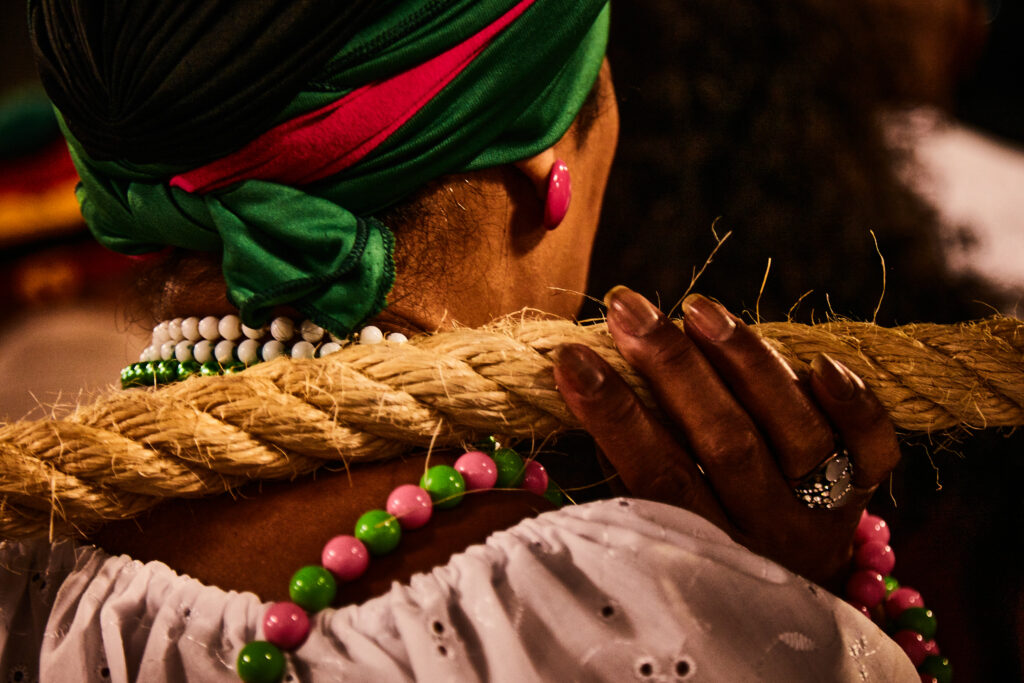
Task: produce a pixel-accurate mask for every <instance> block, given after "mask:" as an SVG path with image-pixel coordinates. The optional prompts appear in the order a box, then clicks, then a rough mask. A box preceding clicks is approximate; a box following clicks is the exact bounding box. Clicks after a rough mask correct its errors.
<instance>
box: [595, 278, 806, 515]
mask: <svg viewBox="0 0 1024 683" xmlns="http://www.w3.org/2000/svg"><path fill="white" fill-rule="evenodd" d="M605 301H606V303H607V304H608V328H609V330H610V331H611V333H612V336H613V337H614V339H615V343H616V345H617V346H618V347H619V351H620V352H621V353H622V355H623V356H624V357H625V358H626V360H627V361H629V363H630V364H631V365H632V366H633V367H635V368H636V369H637V370H638V371H639V372H640V373H641V374H642V375H644V376H645V377H646V378H647V381H648V383H649V385H650V387H651V391H652V393H653V394H654V395H655V397H656V398H657V399H658V402H659V404H660V406H661V408H662V410H663V411H664V412H665V415H666V416H667V417H668V418H669V419H670V420H671V421H672V422H673V423H674V424H675V425H677V426H678V427H679V429H680V430H681V431H682V432H683V433H684V434H685V436H686V439H687V442H688V445H689V452H690V453H691V455H692V456H693V457H694V458H695V459H696V460H697V461H698V462H699V463H700V464H701V467H702V468H703V469H704V472H705V473H706V475H707V477H708V480H709V481H710V482H711V487H712V489H713V490H714V492H715V494H716V495H717V497H718V499H719V500H720V501H721V503H722V506H723V508H724V509H725V510H726V511H727V513H728V515H729V517H730V518H731V519H733V520H734V521H735V522H736V523H737V525H738V526H739V527H740V528H742V529H748V528H752V527H754V526H756V524H757V523H759V521H760V520H761V519H763V517H764V515H765V514H766V512H767V511H769V510H777V509H778V506H779V505H784V506H785V505H791V504H793V503H795V502H796V499H795V498H793V496H792V494H791V492H790V491H789V487H788V486H787V485H786V483H785V481H784V480H783V478H782V475H781V473H780V472H779V468H778V465H777V464H776V463H775V461H774V459H773V458H772V456H771V453H770V452H769V450H768V447H767V444H766V443H765V442H764V440H763V439H762V438H761V436H760V434H759V433H758V430H757V426H756V425H755V424H754V422H753V420H752V419H751V418H750V416H749V415H748V414H747V412H746V410H744V408H743V406H741V405H740V404H739V403H738V402H737V401H736V399H735V398H734V397H733V395H732V394H731V393H730V391H729V389H728V387H726V385H725V384H724V382H723V381H722V379H721V378H720V377H719V376H718V373H717V372H716V370H715V368H714V367H713V366H712V365H711V364H710V363H709V362H708V360H707V359H706V358H705V357H704V355H703V354H702V353H701V352H700V349H698V348H697V347H696V346H695V345H694V344H693V342H692V341H690V339H688V338H687V336H686V335H685V334H684V333H683V332H682V330H680V329H679V328H678V327H676V326H675V325H674V324H672V323H671V322H670V321H669V320H668V319H667V318H665V316H664V315H663V314H662V313H661V312H660V311H658V309H656V308H655V307H654V306H653V305H652V304H651V303H650V302H648V301H647V300H646V299H645V298H643V297H642V296H640V295H639V294H637V293H636V292H633V291H631V290H629V289H627V288H625V287H616V288H614V289H613V290H612V291H610V292H609V293H608V295H607V296H606V298H605ZM730 322H731V321H730Z"/></svg>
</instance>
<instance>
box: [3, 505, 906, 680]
mask: <svg viewBox="0 0 1024 683" xmlns="http://www.w3.org/2000/svg"><path fill="white" fill-rule="evenodd" d="M0 578H2V580H0V653H2V655H0V677H3V678H4V680H36V678H37V677H38V680H40V681H44V682H45V681H56V680H59V681H79V680H80V681H95V680H110V681H114V682H115V683H124V682H127V681H147V682H150V681H153V682H159V681H186V680H198V681H225V682H228V681H236V680H237V676H236V674H235V672H234V661H235V658H236V657H237V655H238V651H239V650H240V649H241V648H242V647H243V646H244V645H245V643H246V642H247V641H249V640H253V639H256V638H259V637H262V635H263V634H262V627H261V626H260V624H261V621H262V618H263V615H264V613H265V612H266V609H267V608H268V607H269V604H263V603H261V602H260V600H259V599H258V598H257V597H256V596H255V595H253V594H251V593H241V594H240V593H233V592H227V591H223V590H220V589H218V588H214V587H210V586H205V585H203V584H201V583H200V582H198V581H195V580H194V579H191V578H189V577H186V576H180V575H178V574H175V573H174V572H173V571H171V570H170V569H169V568H168V567H167V566H166V565H163V564H161V563H159V562H150V563H146V564H143V563H141V562H137V561H134V560H132V559H130V558H128V557H124V556H121V557H111V556H108V555H106V554H104V553H103V552H102V551H100V550H98V549H96V548H95V547H84V546H75V545H73V544H72V543H71V542H68V541H62V542H58V543H56V544H54V545H50V544H49V543H47V542H45V541H38V542H34V543H32V542H30V543H14V542H6V543H3V544H0ZM19 672H20V674H21V678H17V676H16V674H18V673H19ZM286 674H290V675H291V676H292V677H293V679H294V680H302V681H309V680H317V681H318V680H339V679H344V680H346V681H367V682H370V681H373V682H379V681H415V680H423V681H437V680H445V681H500V682H504V681H508V682H509V683H512V682H515V683H523V682H529V681H609V682H611V681H616V682H619V681H627V680H634V679H637V680H645V681H663V682H669V681H683V680H688V681H731V680H736V681H740V680H751V681H752V680H771V681H783V680H784V681H869V682H870V681H917V680H918V676H917V673H916V672H915V671H914V667H913V665H912V664H911V663H910V660H909V659H908V658H907V657H906V655H904V654H903V652H902V651H901V650H900V648H899V646H898V645H896V643H894V642H893V641H892V640H890V639H889V638H888V637H887V636H886V635H885V634H884V633H883V632H882V631H880V630H879V629H878V627H877V626H875V625H874V624H873V623H872V622H871V621H870V620H869V619H867V618H865V617H864V616H863V615H861V614H860V613H859V612H858V611H857V610H856V609H854V608H853V607H851V606H850V605H848V604H846V603H844V602H843V601H842V600H840V599H839V598H837V597H835V596H834V595H832V594H831V593H829V592H827V591H826V590H824V589H822V588H819V587H818V586H815V585H814V584H812V583H810V582H808V581H807V580H805V579H803V578H800V577H798V576H796V575H795V574H792V573H791V572H789V571H787V570H786V569H784V568H782V567H780V566H779V565H777V564H775V563H774V562H771V561H770V560H767V559H765V558H763V557H759V556H757V555H754V554H753V553H751V552H749V551H748V550H746V549H744V548H743V547H741V546H739V545H737V544H736V543H734V542H733V541H732V540H730V539H729V538H728V537H727V536H726V535H725V533H723V532H722V531H721V530H719V529H718V528H717V527H715V526H713V525H712V524H710V523H709V522H707V521H706V520H704V519H702V518H700V517H698V516H697V515H694V514H692V513H689V512H686V511H684V510H681V509H679V508H675V507H672V506H669V505H663V504H660V503H653V502H649V501H642V500H634V499H625V498H622V499H616V500H609V501H601V502H596V503H589V504H587V505H581V506H578V507H567V508H563V509H562V510H559V511H556V512H549V513H545V514H542V515H540V516H539V517H537V518H534V519H528V520H525V521H523V522H521V523H520V524H518V525H516V526H515V527H513V528H511V529H509V530H508V531H502V532H498V533H495V534H493V535H492V536H491V537H490V538H489V539H488V540H487V542H486V543H485V544H482V545H477V546H472V547H470V548H468V549H467V550H466V551H465V552H463V553H460V554H458V555H455V556H453V557H452V558H451V560H449V562H448V563H447V564H446V565H444V566H441V567H437V568H435V569H434V570H432V571H431V572H429V573H425V574H418V575H416V576H414V577H412V579H411V580H410V581H409V583H408V584H397V583H396V584H395V585H394V586H393V587H392V589H391V590H390V591H389V592H388V593H386V594H384V595H382V596H380V597H377V598H374V599H371V600H369V601H367V602H365V603H363V604H360V605H351V606H348V607H344V608H341V609H327V610H323V611H321V612H319V613H317V615H316V617H315V619H314V622H313V629H312V632H311V633H310V636H309V638H308V639H307V640H306V642H305V643H304V644H303V645H302V646H301V647H299V648H298V649H297V650H296V651H295V652H294V653H292V654H290V655H289V656H288V669H287V671H286Z"/></svg>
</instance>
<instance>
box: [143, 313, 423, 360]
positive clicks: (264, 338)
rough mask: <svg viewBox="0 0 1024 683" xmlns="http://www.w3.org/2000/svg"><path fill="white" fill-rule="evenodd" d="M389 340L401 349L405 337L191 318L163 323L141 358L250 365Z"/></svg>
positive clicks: (371, 330)
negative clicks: (345, 335)
mask: <svg viewBox="0 0 1024 683" xmlns="http://www.w3.org/2000/svg"><path fill="white" fill-rule="evenodd" d="M296 333H297V334H296ZM385 340H386V341H389V342H392V343H397V344H401V343H402V342H404V341H407V338H406V336H405V335H404V334H402V333H401V332H392V333H391V334H389V335H387V336H386V337H385V335H384V333H383V332H382V331H381V330H380V328H379V327H377V326H375V325H367V326H366V327H364V328H363V329H362V330H360V331H359V332H358V333H357V334H354V335H352V337H351V338H348V339H342V338H339V337H336V336H334V335H333V334H331V333H329V332H327V331H325V330H324V328H322V327H320V326H319V325H317V324H316V323H314V322H313V321H311V320H303V321H302V323H301V324H300V325H299V326H298V329H297V330H296V325H295V322H294V321H293V320H292V319H291V318H285V317H278V318H274V319H273V320H272V321H271V322H270V324H269V325H264V326H263V327H258V328H252V327H249V326H247V325H243V324H242V321H241V320H240V319H239V317H238V316H237V315H225V316H223V317H221V318H218V317H217V316H213V315H208V316H206V317H204V318H199V317H197V316H191V317H188V318H175V319H173V320H165V321H163V322H161V323H160V324H159V325H157V326H156V327H154V328H153V338H152V341H151V342H150V344H149V346H147V347H146V348H145V349H143V351H142V353H141V354H140V355H139V361H140V362H147V361H158V360H176V361H178V362H180V363H185V362H187V361H196V362H197V363H209V362H213V361H216V362H218V363H221V364H224V363H232V362H239V363H244V364H246V365H252V364H253V363H259V362H261V361H268V360H273V359H275V358H277V357H278V356H284V355H288V356H291V357H292V358H313V357H323V356H327V355H330V354H332V353H334V352H336V351H338V350H340V349H341V347H342V346H344V345H346V344H348V343H353V342H357V343H360V344H379V343H381V342H383V341H385Z"/></svg>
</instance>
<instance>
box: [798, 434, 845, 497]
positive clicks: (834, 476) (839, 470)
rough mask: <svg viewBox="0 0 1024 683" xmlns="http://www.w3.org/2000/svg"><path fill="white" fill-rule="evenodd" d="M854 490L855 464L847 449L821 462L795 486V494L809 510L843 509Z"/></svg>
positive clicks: (838, 451)
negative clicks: (848, 496)
mask: <svg viewBox="0 0 1024 683" xmlns="http://www.w3.org/2000/svg"><path fill="white" fill-rule="evenodd" d="M852 488H853V463H852V462H851V461H850V454H849V453H848V452H847V451H846V449H845V448H843V449H841V450H837V451H836V452H835V453H833V454H832V455H830V456H828V457H827V458H825V459H824V460H822V461H821V464H820V465H818V466H817V467H815V468H814V469H813V470H812V471H811V473H810V474H808V475H807V476H806V477H804V478H803V479H801V480H800V481H798V482H797V483H796V484H795V485H794V486H793V493H795V494H796V497H797V498H798V499H799V500H801V501H802V502H803V503H804V504H805V505H806V506H807V507H809V508H825V509H828V510H830V509H832V508H837V507H841V506H842V505H843V504H844V503H845V502H846V496H847V495H848V494H849V493H850V490H851V489H852Z"/></svg>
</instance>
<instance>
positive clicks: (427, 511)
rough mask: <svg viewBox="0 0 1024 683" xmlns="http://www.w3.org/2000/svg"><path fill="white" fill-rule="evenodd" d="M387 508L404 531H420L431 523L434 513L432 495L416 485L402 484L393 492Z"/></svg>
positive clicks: (389, 497)
mask: <svg viewBox="0 0 1024 683" xmlns="http://www.w3.org/2000/svg"><path fill="white" fill-rule="evenodd" d="M385 507H386V508H387V511H388V513H390V514H392V515H394V516H395V518H396V519H397V520H398V523H399V524H401V525H402V528H403V529H419V528H420V527H421V526H423V525H424V524H426V523H427V522H429V521H430V515H431V513H432V512H433V511H434V503H433V502H432V501H431V500H430V494H429V493H427V492H426V491H424V490H423V489H421V488H420V487H419V486H416V485H415V484H402V485H401V486H399V487H398V488H396V489H395V490H394V491H392V492H391V495H390V496H388V504H387V505H386V506H385Z"/></svg>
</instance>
